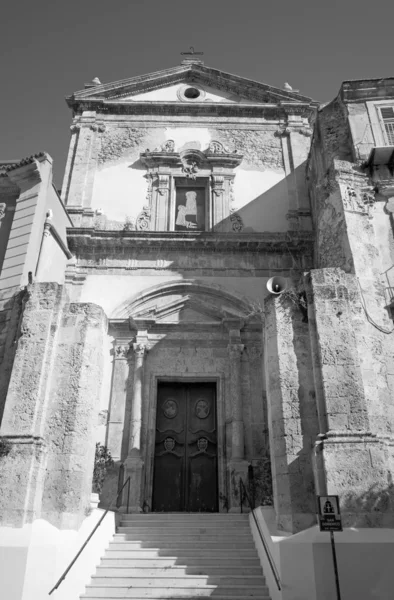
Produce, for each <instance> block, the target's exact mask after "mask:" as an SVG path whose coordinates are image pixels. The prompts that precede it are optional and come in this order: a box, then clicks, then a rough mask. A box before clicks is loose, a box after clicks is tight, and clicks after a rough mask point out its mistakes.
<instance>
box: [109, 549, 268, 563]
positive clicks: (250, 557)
mask: <svg viewBox="0 0 394 600" xmlns="http://www.w3.org/2000/svg"><path fill="white" fill-rule="evenodd" d="M119 559H122V560H132V561H143V562H144V563H145V564H146V563H147V561H155V562H157V561H164V562H166V561H171V562H172V563H176V564H183V563H184V564H186V565H189V564H192V565H193V566H197V565H212V564H215V565H227V564H229V565H231V566H236V565H237V564H240V565H247V564H250V565H259V564H260V562H259V559H258V558H257V554H256V551H251V552H249V551H247V552H242V555H240V554H239V552H238V551H234V552H221V553H220V554H218V553H217V552H210V553H209V554H207V552H200V553H198V554H197V553H196V552H193V551H183V552H182V553H181V554H178V555H177V556H175V555H174V552H172V551H171V550H165V551H164V550H163V551H161V552H160V553H159V551H157V550H123V549H121V550H111V549H110V548H109V549H107V551H106V554H105V556H104V558H103V559H102V560H119Z"/></svg>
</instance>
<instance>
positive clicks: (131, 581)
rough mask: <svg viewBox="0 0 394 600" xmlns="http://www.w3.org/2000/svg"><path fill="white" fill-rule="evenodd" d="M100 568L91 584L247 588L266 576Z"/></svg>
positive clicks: (263, 579)
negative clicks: (125, 571)
mask: <svg viewBox="0 0 394 600" xmlns="http://www.w3.org/2000/svg"><path fill="white" fill-rule="evenodd" d="M102 571H104V570H103V569H101V570H100V572H98V573H97V574H96V575H92V582H91V585H93V586H96V585H104V586H105V585H106V586H108V587H114V586H115V587H118V586H124V587H133V588H134V587H137V588H145V587H148V588H152V589H153V588H168V587H172V588H189V587H205V586H219V587H229V586H233V585H234V586H240V585H241V586H243V587H244V588H245V589H246V588H249V587H254V586H259V585H264V584H265V578H264V577H263V576H262V575H257V576H248V575H241V576H240V577H230V576H226V575H224V576H219V575H179V576H178V577H174V575H173V574H171V573H170V574H169V575H168V577H163V575H160V576H159V577H152V578H147V577H134V576H125V575H124V574H123V573H122V569H120V573H115V575H105V574H104V573H103V572H102ZM111 571H112V572H114V571H115V572H116V569H111Z"/></svg>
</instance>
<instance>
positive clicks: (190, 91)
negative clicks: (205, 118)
mask: <svg viewBox="0 0 394 600" xmlns="http://www.w3.org/2000/svg"><path fill="white" fill-rule="evenodd" d="M183 95H184V96H185V98H188V99H189V100H196V99H197V98H199V96H200V95H201V92H200V90H198V89H197V88H195V87H188V88H186V89H185V91H184V92H183Z"/></svg>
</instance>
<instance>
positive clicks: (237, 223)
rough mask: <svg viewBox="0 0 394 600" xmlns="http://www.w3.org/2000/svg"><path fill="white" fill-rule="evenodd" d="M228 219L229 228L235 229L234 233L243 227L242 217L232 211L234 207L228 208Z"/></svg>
mask: <svg viewBox="0 0 394 600" xmlns="http://www.w3.org/2000/svg"><path fill="white" fill-rule="evenodd" d="M230 221H231V228H232V230H233V231H235V232H236V233H239V232H240V231H242V230H243V228H244V224H243V221H242V218H241V217H240V215H239V214H238V213H237V212H235V211H234V209H231V208H230Z"/></svg>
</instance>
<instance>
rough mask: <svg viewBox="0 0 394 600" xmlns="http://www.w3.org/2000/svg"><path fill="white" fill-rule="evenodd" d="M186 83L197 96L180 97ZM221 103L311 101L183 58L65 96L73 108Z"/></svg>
mask: <svg viewBox="0 0 394 600" xmlns="http://www.w3.org/2000/svg"><path fill="white" fill-rule="evenodd" d="M187 86H190V87H193V86H195V87H196V88H198V90H199V91H200V92H201V93H200V95H199V97H197V98H189V99H186V98H185V97H184V96H182V93H183V92H184V89H185V88H187ZM188 100H190V101H191V103H200V102H203V103H204V104H207V103H225V104H239V103H248V104H250V103H252V104H280V103H286V104H287V103H300V102H301V103H308V104H309V103H311V102H312V100H311V98H308V97H307V96H303V95H301V94H299V93H297V92H294V91H291V90H284V89H280V88H276V87H273V86H269V85H267V84H264V83H259V82H256V81H252V80H249V79H245V78H244V77H239V76H238V75H231V74H229V73H225V72H224V71H220V70H218V69H213V68H211V67H207V66H205V65H204V64H202V63H200V62H191V63H189V62H188V61H185V63H182V64H181V65H180V66H177V67H173V68H170V69H165V70H163V71H157V72H155V73H149V74H147V75H142V76H138V77H132V78H130V79H124V80H122V81H116V82H113V83H107V84H95V85H92V87H88V88H87V89H85V90H81V91H79V92H75V93H74V94H73V95H72V96H70V97H69V98H67V102H68V104H69V106H71V107H73V108H74V109H75V108H77V107H78V105H79V104H84V103H90V104H94V102H98V103H100V104H107V103H109V104H114V103H115V104H119V103H120V104H122V103H124V104H129V103H135V102H138V103H152V102H153V103H155V102H158V103H163V102H165V103H174V102H175V103H177V102H182V101H183V102H187V101H188Z"/></svg>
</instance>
